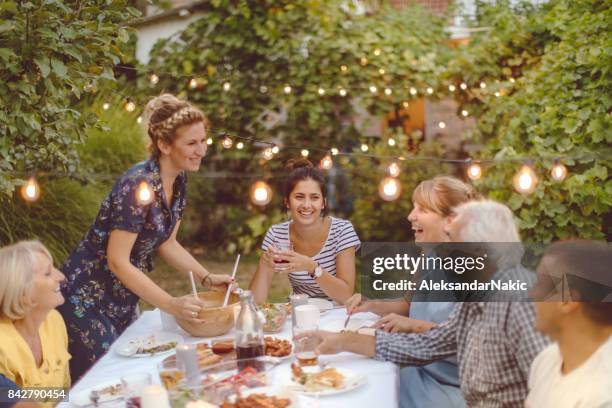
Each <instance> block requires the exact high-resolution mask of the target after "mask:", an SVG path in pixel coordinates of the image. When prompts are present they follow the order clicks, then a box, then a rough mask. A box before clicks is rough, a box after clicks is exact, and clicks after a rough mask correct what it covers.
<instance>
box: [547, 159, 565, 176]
mask: <svg viewBox="0 0 612 408" xmlns="http://www.w3.org/2000/svg"><path fill="white" fill-rule="evenodd" d="M550 175H551V177H552V178H553V180H555V181H563V180H565V177H567V167H565V166H564V165H563V163H561V161H560V160H559V159H555V163H554V164H553V167H552V169H551V170H550Z"/></svg>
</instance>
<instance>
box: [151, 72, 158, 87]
mask: <svg viewBox="0 0 612 408" xmlns="http://www.w3.org/2000/svg"><path fill="white" fill-rule="evenodd" d="M149 81H150V82H151V85H156V84H157V83H158V82H159V77H158V76H157V75H155V74H151V75H150V76H149Z"/></svg>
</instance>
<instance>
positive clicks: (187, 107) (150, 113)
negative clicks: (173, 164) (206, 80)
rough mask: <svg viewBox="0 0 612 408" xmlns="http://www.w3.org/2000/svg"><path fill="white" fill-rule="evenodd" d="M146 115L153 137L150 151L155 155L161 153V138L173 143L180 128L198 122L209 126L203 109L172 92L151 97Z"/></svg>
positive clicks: (151, 136)
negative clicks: (158, 143)
mask: <svg viewBox="0 0 612 408" xmlns="http://www.w3.org/2000/svg"><path fill="white" fill-rule="evenodd" d="M144 115H145V118H147V120H146V123H147V124H148V125H147V133H148V134H149V137H150V138H151V143H150V145H149V151H150V152H151V154H152V155H153V156H155V157H159V155H160V151H159V147H158V146H157V142H158V141H160V140H161V141H163V142H165V143H167V144H172V142H173V141H174V138H175V137H176V130H177V129H178V128H180V127H182V126H187V125H192V124H194V123H198V122H203V123H204V126H205V127H206V126H207V120H206V117H205V116H204V114H203V113H202V111H201V110H199V109H198V108H196V107H195V106H193V105H192V104H191V103H189V102H187V101H183V100H180V99H178V98H177V97H176V96H174V95H171V94H162V95H159V96H156V97H154V98H153V99H151V100H150V101H149V103H147V106H146V108H145V112H144Z"/></svg>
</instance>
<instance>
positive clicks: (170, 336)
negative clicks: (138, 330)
mask: <svg viewBox="0 0 612 408" xmlns="http://www.w3.org/2000/svg"><path fill="white" fill-rule="evenodd" d="M170 342H176V344H180V343H182V342H183V338H182V337H181V336H179V335H178V334H176V333H170V332H164V331H162V332H159V333H155V334H151V335H149V336H136V337H131V338H128V339H126V340H124V341H120V342H117V344H116V345H115V352H117V354H119V355H121V356H124V357H152V356H162V355H165V354H170V353H173V352H174V347H173V348H171V349H169V350H166V351H160V352H158V353H138V352H137V350H138V349H139V348H141V347H142V348H151V347H157V346H161V345H163V344H167V343H170Z"/></svg>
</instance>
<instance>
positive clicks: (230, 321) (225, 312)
mask: <svg viewBox="0 0 612 408" xmlns="http://www.w3.org/2000/svg"><path fill="white" fill-rule="evenodd" d="M198 296H199V298H200V299H201V300H202V301H203V302H204V308H203V309H202V310H200V313H198V319H201V320H202V322H201V323H194V322H192V321H190V320H183V319H179V318H177V319H176V322H177V323H178V325H179V326H181V328H182V329H183V330H185V331H186V332H187V333H189V334H191V335H192V336H195V337H215V336H221V335H223V334H225V333H227V332H228V331H230V329H231V328H232V327H233V326H234V306H235V304H237V303H239V302H240V297H239V296H238V295H237V294H235V293H230V297H229V301H228V302H227V306H225V307H223V300H224V298H225V292H200V293H198Z"/></svg>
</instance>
